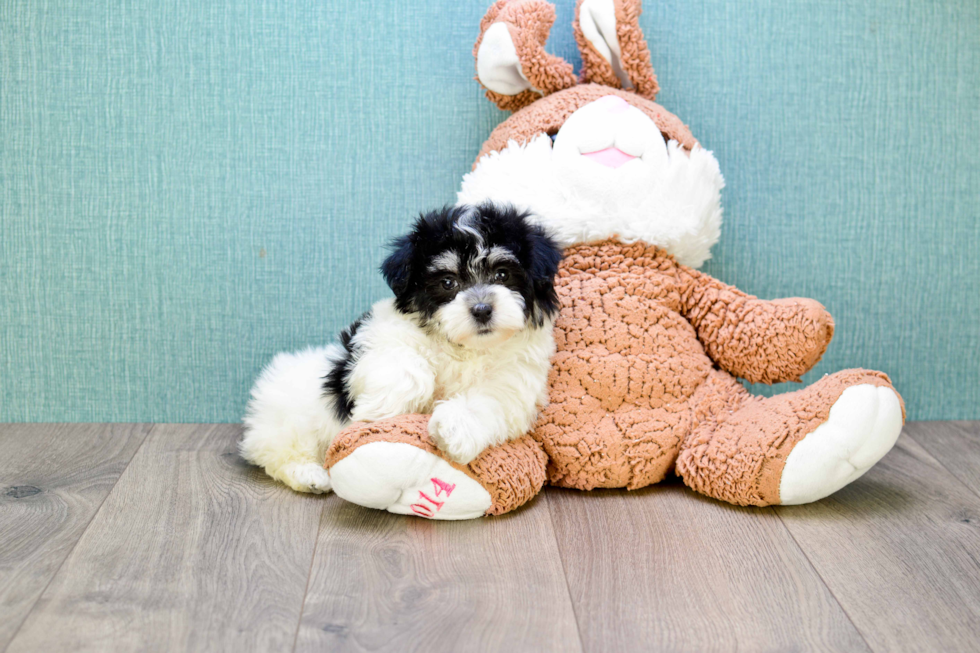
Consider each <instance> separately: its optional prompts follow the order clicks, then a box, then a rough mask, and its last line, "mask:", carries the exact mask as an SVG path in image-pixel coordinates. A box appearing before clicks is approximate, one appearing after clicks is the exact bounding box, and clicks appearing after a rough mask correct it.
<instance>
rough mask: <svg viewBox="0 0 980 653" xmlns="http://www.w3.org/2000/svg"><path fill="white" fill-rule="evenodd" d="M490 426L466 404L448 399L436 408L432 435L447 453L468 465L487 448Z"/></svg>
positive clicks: (431, 420) (431, 427)
mask: <svg viewBox="0 0 980 653" xmlns="http://www.w3.org/2000/svg"><path fill="white" fill-rule="evenodd" d="M485 431H486V427H485V426H483V425H482V424H480V422H479V420H477V418H476V416H475V415H473V413H472V412H471V411H470V410H468V409H467V407H466V405H465V404H460V403H455V402H453V401H447V402H446V403H443V404H439V405H438V406H436V409H435V410H434V411H432V417H431V418H430V419H429V436H430V437H431V438H432V441H433V442H435V443H436V446H437V447H439V448H440V449H441V450H442V451H444V452H445V453H446V456H447V457H448V458H449V459H450V460H453V461H455V462H457V463H459V464H461V465H468V464H469V463H470V462H471V461H472V460H473V459H474V458H476V457H477V456H479V455H480V454H481V453H482V452H483V450H484V449H485V448H486V447H487V444H486V443H487V442H488V441H489V438H488V436H487V434H486V433H485Z"/></svg>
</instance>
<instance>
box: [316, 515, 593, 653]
mask: <svg viewBox="0 0 980 653" xmlns="http://www.w3.org/2000/svg"><path fill="white" fill-rule="evenodd" d="M547 503H548V499H547V497H545V496H539V497H538V498H537V499H535V500H534V501H533V502H532V503H531V504H530V505H528V506H526V507H525V508H523V509H521V510H519V511H517V512H516V513H514V514H510V515H504V516H502V517H493V518H490V519H483V520H477V521H469V522H431V521H424V520H421V519H417V518H409V517H401V516H396V515H390V514H386V513H379V512H376V511H370V510H365V509H363V508H359V507H357V506H354V505H351V504H348V503H344V502H343V501H341V500H340V499H338V498H336V497H332V498H331V500H330V502H329V504H328V506H327V508H326V509H325V510H324V511H323V517H322V521H321V525H320V535H319V539H318V543H317V552H316V559H315V561H314V564H313V570H312V575H311V577H310V586H309V591H308V592H307V596H306V605H305V609H304V611H303V620H302V625H301V627H300V631H299V637H298V641H297V650H298V651H421V650H424V651H426V652H432V653H436V652H438V651H508V652H516V651H579V650H581V646H580V642H579V638H578V631H577V629H576V625H575V616H574V614H573V612H572V606H571V603H570V601H569V598H568V589H567V587H566V585H565V578H564V574H563V573H562V568H561V562H560V560H559V558H558V551H557V547H556V544H555V537H554V533H553V531H552V526H551V520H550V518H549V514H548V505H547Z"/></svg>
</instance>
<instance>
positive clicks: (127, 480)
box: [0, 422, 980, 653]
mask: <svg viewBox="0 0 980 653" xmlns="http://www.w3.org/2000/svg"><path fill="white" fill-rule="evenodd" d="M238 436H239V427H237V426H233V425H200V426H188V425H97V424H96V425H4V426H0V650H3V649H5V648H6V649H7V650H9V651H11V652H14V651H74V650H91V651H116V650H128V651H154V650H159V651H185V650H188V651H189V650H201V651H220V650H236V651H247V650H254V651H287V650H291V649H292V650H298V651H346V650H365V651H379V650H385V651H415V650H419V651H425V652H426V653H435V652H438V651H506V652H507V653H516V652H518V651H698V652H700V651H735V650H739V651H764V650H769V651H791V650H792V651H802V650H826V651H929V650H934V651H977V650H980V422H958V423H956V422H931V423H915V424H909V425H908V426H906V428H905V432H904V433H903V435H902V438H901V439H900V440H899V443H898V445H897V447H896V448H895V449H894V450H893V451H892V452H891V453H890V454H888V456H887V457H886V458H885V459H884V460H883V461H882V462H881V463H879V464H878V466H876V467H875V468H874V469H873V470H871V472H869V473H868V474H867V475H866V476H864V477H863V478H861V479H860V480H858V481H857V482H855V483H854V484H852V485H851V486H850V487H848V488H845V489H844V490H842V491H841V492H839V493H838V494H837V495H835V496H833V497H831V498H829V499H826V500H824V501H821V502H819V503H817V504H813V505H809V506H799V507H787V508H776V509H773V508H765V509H751V508H737V507H733V506H728V505H724V504H721V503H718V502H716V501H712V500H709V499H705V498H702V497H699V496H698V495H696V494H694V493H693V492H691V491H689V490H687V489H686V488H685V487H684V486H683V485H681V484H679V483H677V482H676V481H674V482H672V483H666V484H663V485H660V486H656V487H653V488H649V489H646V490H642V491H639V492H626V491H602V492H591V493H584V492H575V491H564V490H555V489H551V490H547V491H545V492H544V493H543V494H542V495H541V496H539V497H538V498H537V499H536V500H535V501H534V502H532V503H531V504H530V505H528V506H526V507H525V508H523V509H522V510H520V511H518V512H517V513H516V514H512V515H507V516H504V517H496V518H490V519H482V520H478V521H470V522H429V521H425V520H423V519H419V518H414V517H413V518H408V517H400V516H395V515H390V514H387V513H381V512H376V511H370V510H365V509H362V508H359V507H357V506H354V505H351V504H347V503H345V502H344V501H342V500H340V499H339V498H337V497H335V496H332V495H330V496H304V495H300V494H295V493H293V492H291V491H289V490H287V489H285V488H283V487H281V486H278V485H276V484H275V483H273V482H271V481H270V480H269V479H267V478H265V477H264V476H263V475H262V474H261V473H259V472H258V471H257V470H255V469H253V468H250V467H248V466H247V465H245V464H244V463H243V462H242V461H241V460H240V459H239V457H238V455H237V453H236V452H235V442H236V440H237V438H238Z"/></svg>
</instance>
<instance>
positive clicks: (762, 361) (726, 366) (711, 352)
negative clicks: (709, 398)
mask: <svg viewBox="0 0 980 653" xmlns="http://www.w3.org/2000/svg"><path fill="white" fill-rule="evenodd" d="M677 272H678V282H679V287H680V295H681V313H682V314H683V315H684V316H685V317H686V318H687V319H688V321H690V323H691V325H693V326H694V329H695V331H696V332H697V336H698V340H700V341H701V344H702V345H704V349H705V351H706V352H707V354H708V356H710V357H711V359H712V360H713V361H714V362H715V363H716V364H717V365H718V366H719V367H720V368H721V369H723V370H725V371H726V372H728V373H730V374H732V375H734V376H737V377H740V378H743V379H746V380H747V381H749V382H751V383H769V384H771V383H783V382H785V381H798V380H799V379H800V376H802V375H803V374H805V373H806V372H808V371H809V370H810V368H812V367H813V366H814V365H816V364H817V361H819V360H820V358H821V357H822V356H823V354H824V352H825V351H826V350H827V345H828V344H830V339H831V337H832V336H833V335H834V320H833V318H832V317H831V316H830V313H828V312H827V309H825V308H824V307H823V305H821V304H820V303H819V302H816V301H814V300H812V299H805V298H799V297H793V298H789V299H775V300H764V299H759V298H757V297H753V296H752V295H747V294H745V293H744V292H742V291H740V290H739V289H738V288H735V287H734V286H729V285H727V284H724V283H722V282H720V281H718V280H717V279H715V278H713V277H711V276H709V275H707V274H704V273H702V272H698V271H697V270H694V269H692V268H688V267H685V266H682V265H678V266H677Z"/></svg>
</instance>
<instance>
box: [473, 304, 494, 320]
mask: <svg viewBox="0 0 980 653" xmlns="http://www.w3.org/2000/svg"><path fill="white" fill-rule="evenodd" d="M470 313H472V314H473V319H474V320H476V321H477V323H478V324H486V323H487V322H489V321H490V316H491V315H493V307H492V306H490V304H484V303H480V304H476V305H474V306H473V308H471V309H470Z"/></svg>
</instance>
